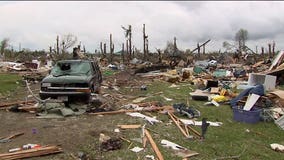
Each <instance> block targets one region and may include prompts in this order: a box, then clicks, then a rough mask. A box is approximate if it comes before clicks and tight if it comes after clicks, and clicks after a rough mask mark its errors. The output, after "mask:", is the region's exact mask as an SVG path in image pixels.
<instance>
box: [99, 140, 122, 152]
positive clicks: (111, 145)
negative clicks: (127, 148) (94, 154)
mask: <svg viewBox="0 0 284 160" xmlns="http://www.w3.org/2000/svg"><path fill="white" fill-rule="evenodd" d="M121 147H122V141H121V139H119V138H110V139H108V140H106V141H103V142H102V143H101V150H102V151H104V152H106V151H111V150H118V149H121Z"/></svg>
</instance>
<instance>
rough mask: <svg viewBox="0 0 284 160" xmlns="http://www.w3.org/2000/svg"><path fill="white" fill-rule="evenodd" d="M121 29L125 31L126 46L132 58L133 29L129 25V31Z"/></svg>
mask: <svg viewBox="0 0 284 160" xmlns="http://www.w3.org/2000/svg"><path fill="white" fill-rule="evenodd" d="M121 28H122V29H123V30H124V31H125V38H126V39H127V40H126V46H127V53H128V54H129V57H130V58H131V54H132V41H131V38H132V31H131V30H132V29H131V25H128V29H127V28H125V27H123V26H121Z"/></svg>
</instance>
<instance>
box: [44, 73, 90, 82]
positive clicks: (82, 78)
mask: <svg viewBox="0 0 284 160" xmlns="http://www.w3.org/2000/svg"><path fill="white" fill-rule="evenodd" d="M90 78H91V76H86V75H80V76H72V75H65V76H57V77H55V76H53V75H48V76H47V77H45V78H44V79H43V80H42V82H44V83H87V82H89V80H90Z"/></svg>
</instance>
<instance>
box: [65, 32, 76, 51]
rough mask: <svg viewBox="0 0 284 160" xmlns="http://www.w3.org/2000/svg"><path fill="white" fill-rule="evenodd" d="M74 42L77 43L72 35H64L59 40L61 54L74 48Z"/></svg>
mask: <svg viewBox="0 0 284 160" xmlns="http://www.w3.org/2000/svg"><path fill="white" fill-rule="evenodd" d="M76 42H77V37H76V36H74V35H73V34H70V33H69V34H67V35H64V36H63V37H62V40H61V49H62V53H65V52H66V50H67V49H68V48H70V47H72V46H74V45H75V43H76Z"/></svg>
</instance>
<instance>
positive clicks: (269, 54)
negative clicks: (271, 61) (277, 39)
mask: <svg viewBox="0 0 284 160" xmlns="http://www.w3.org/2000/svg"><path fill="white" fill-rule="evenodd" d="M268 56H269V58H272V57H271V44H270V43H268Z"/></svg>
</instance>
